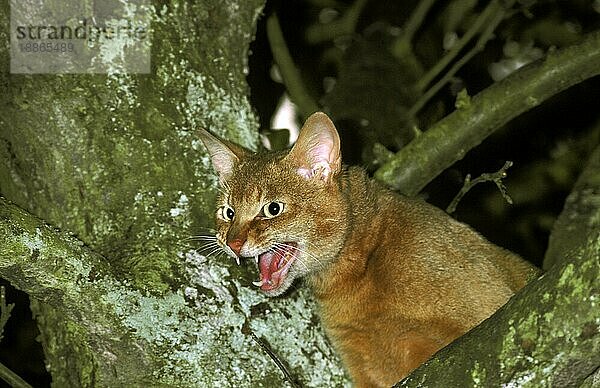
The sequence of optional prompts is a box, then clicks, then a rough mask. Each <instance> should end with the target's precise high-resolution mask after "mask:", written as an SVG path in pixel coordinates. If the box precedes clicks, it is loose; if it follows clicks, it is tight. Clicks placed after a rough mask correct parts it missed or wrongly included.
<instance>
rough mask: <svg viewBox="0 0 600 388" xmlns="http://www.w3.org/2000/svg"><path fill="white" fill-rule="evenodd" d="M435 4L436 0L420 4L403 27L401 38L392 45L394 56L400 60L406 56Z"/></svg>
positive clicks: (426, 0)
mask: <svg viewBox="0 0 600 388" xmlns="http://www.w3.org/2000/svg"><path fill="white" fill-rule="evenodd" d="M435 2H436V0H423V1H420V2H419V4H418V5H417V7H416V8H415V9H414V11H413V12H412V13H411V15H410V17H409V18H408V20H407V21H406V23H404V25H403V26H402V33H401V35H400V37H398V39H396V41H395V42H394V44H393V45H392V48H391V51H392V54H394V56H396V57H397V58H398V57H401V56H402V55H405V53H406V50H407V49H408V48H409V47H410V46H411V42H412V40H413V37H414V35H415V33H416V32H417V30H418V29H419V28H420V27H421V24H423V20H424V19H425V16H426V15H427V13H428V12H429V10H430V9H431V7H432V6H433V5H434V4H435Z"/></svg>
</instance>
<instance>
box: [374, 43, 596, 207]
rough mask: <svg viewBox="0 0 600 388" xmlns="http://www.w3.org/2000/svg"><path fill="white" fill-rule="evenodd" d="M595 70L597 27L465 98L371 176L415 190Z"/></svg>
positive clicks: (403, 189) (411, 192)
mask: <svg viewBox="0 0 600 388" xmlns="http://www.w3.org/2000/svg"><path fill="white" fill-rule="evenodd" d="M598 74H600V32H595V33H592V34H589V35H588V36H587V37H586V38H585V39H584V40H583V41H582V42H581V43H580V44H577V45H573V46H570V47H567V48H565V49H562V50H559V51H550V52H549V53H548V55H547V56H546V58H545V59H544V60H541V61H538V62H536V63H534V64H532V65H530V66H526V67H524V68H523V69H520V70H519V71H517V72H515V73H513V74H512V75H511V76H510V77H507V78H505V79H504V80H502V81H500V82H498V83H495V84H493V85H491V86H490V87H488V88H487V89H486V90H484V91H483V92H481V93H479V94H478V95H477V96H475V97H473V98H472V99H471V102H470V104H467V105H466V106H464V107H462V108H461V109H457V110H456V111H454V112H453V113H451V114H450V115H448V116H446V117H445V118H444V119H442V120H440V121H439V122H438V123H437V124H435V125H434V126H433V127H431V128H430V129H429V130H427V131H426V132H424V133H423V134H422V135H421V136H419V137H417V138H416V139H414V140H413V141H412V142H411V143H409V144H408V145H407V146H406V147H404V148H403V149H401V150H400V151H399V152H398V153H396V155H395V156H394V157H393V158H391V159H390V160H389V161H388V162H387V163H386V164H384V165H383V166H381V167H380V168H379V169H378V170H377V171H376V173H375V177H376V178H377V179H378V180H380V181H381V182H383V183H385V184H387V185H388V186H390V187H391V188H393V189H395V190H399V191H401V192H403V193H404V194H406V195H415V194H417V193H418V192H419V191H421V190H422V189H423V187H425V185H427V183H429V182H430V181H431V180H432V179H433V178H435V177H436V176H437V175H438V174H439V173H441V172H442V171H443V170H444V169H446V168H448V167H449V166H451V165H452V164H453V163H454V162H456V161H457V160H460V159H462V157H463V156H464V155H465V154H466V153H467V151H469V150H470V149H471V148H473V147H475V146H477V145H478V144H479V143H481V142H482V141H483V140H484V139H485V138H486V137H488V136H489V135H490V134H492V133H493V132H494V131H495V130H497V129H498V128H500V127H502V126H503V125H504V124H506V123H507V122H508V121H510V120H511V119H513V118H515V117H517V116H518V115H520V114H521V113H523V112H526V111H527V110H529V109H531V108H533V107H535V106H538V105H540V104H541V103H542V102H543V101H545V100H547V99H548V98H550V97H552V96H553V95H555V94H557V93H558V92H560V91H563V90H565V89H567V88H569V87H570V86H572V85H575V84H577V83H579V82H581V81H583V80H586V79H588V78H591V77H593V76H595V75H598Z"/></svg>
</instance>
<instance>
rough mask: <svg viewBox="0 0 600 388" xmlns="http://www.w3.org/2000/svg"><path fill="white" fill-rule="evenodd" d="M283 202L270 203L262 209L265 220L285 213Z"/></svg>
mask: <svg viewBox="0 0 600 388" xmlns="http://www.w3.org/2000/svg"><path fill="white" fill-rule="evenodd" d="M283 207H284V205H283V202H269V203H268V204H266V205H265V206H263V208H262V213H263V216H264V217H265V218H273V217H277V216H278V215H280V214H281V213H282V212H283Z"/></svg>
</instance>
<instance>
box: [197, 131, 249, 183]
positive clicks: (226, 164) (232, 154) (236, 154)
mask: <svg viewBox="0 0 600 388" xmlns="http://www.w3.org/2000/svg"><path fill="white" fill-rule="evenodd" d="M197 133H198V136H199V137H200V140H202V143H203V144H204V146H205V147H206V149H207V150H208V153H209V155H210V160H211V161H212V164H213V167H214V168H215V171H216V172H217V174H218V175H219V180H220V181H221V182H226V181H227V180H229V178H231V175H232V173H233V169H234V167H235V165H236V164H238V163H239V162H240V160H241V159H243V158H244V156H245V155H246V153H247V151H246V150H245V149H244V148H242V147H240V146H238V145H237V144H234V143H231V142H229V141H227V140H223V139H220V138H218V137H217V136H215V135H213V134H211V133H210V132H208V131H206V130H204V129H199V130H198V132H197Z"/></svg>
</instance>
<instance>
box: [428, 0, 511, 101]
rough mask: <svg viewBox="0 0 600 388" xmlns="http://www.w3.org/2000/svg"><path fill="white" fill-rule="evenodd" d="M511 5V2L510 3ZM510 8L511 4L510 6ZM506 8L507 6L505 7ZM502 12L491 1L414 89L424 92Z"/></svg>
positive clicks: (496, 3)
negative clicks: (490, 21)
mask: <svg viewBox="0 0 600 388" xmlns="http://www.w3.org/2000/svg"><path fill="white" fill-rule="evenodd" d="M511 3H512V2H511ZM511 6H512V4H511ZM507 8H508V6H507ZM502 10H503V8H502V6H501V5H499V4H498V0H492V1H491V2H490V3H489V4H488V5H487V7H486V8H485V9H484V10H483V12H481V14H480V15H479V16H478V17H477V19H476V20H475V22H474V23H473V25H472V26H471V27H470V28H469V29H468V30H467V32H465V34H464V35H463V36H462V38H460V40H459V41H458V42H456V44H455V45H454V46H453V47H452V49H451V50H450V51H448V53H446V55H444V56H443V57H442V59H440V61H439V62H438V63H436V64H435V65H434V66H433V67H432V68H431V69H429V71H428V72H427V73H426V74H425V75H424V76H423V77H421V79H420V80H419V81H418V82H417V84H416V87H417V89H418V90H424V89H425V88H426V87H427V85H429V84H430V83H431V81H433V80H434V79H435V78H436V77H437V76H438V75H439V74H440V73H441V72H442V70H444V69H445V68H446V66H448V64H449V63H450V62H452V60H454V58H455V57H456V56H457V55H458V54H459V53H460V52H461V51H462V49H463V48H464V47H465V46H466V45H467V43H469V41H470V40H471V39H472V38H473V37H474V36H475V35H477V33H478V32H479V31H480V30H481V29H482V28H484V26H485V24H486V22H488V21H489V20H490V18H491V17H492V15H494V14H495V13H497V12H501V11H502Z"/></svg>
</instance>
